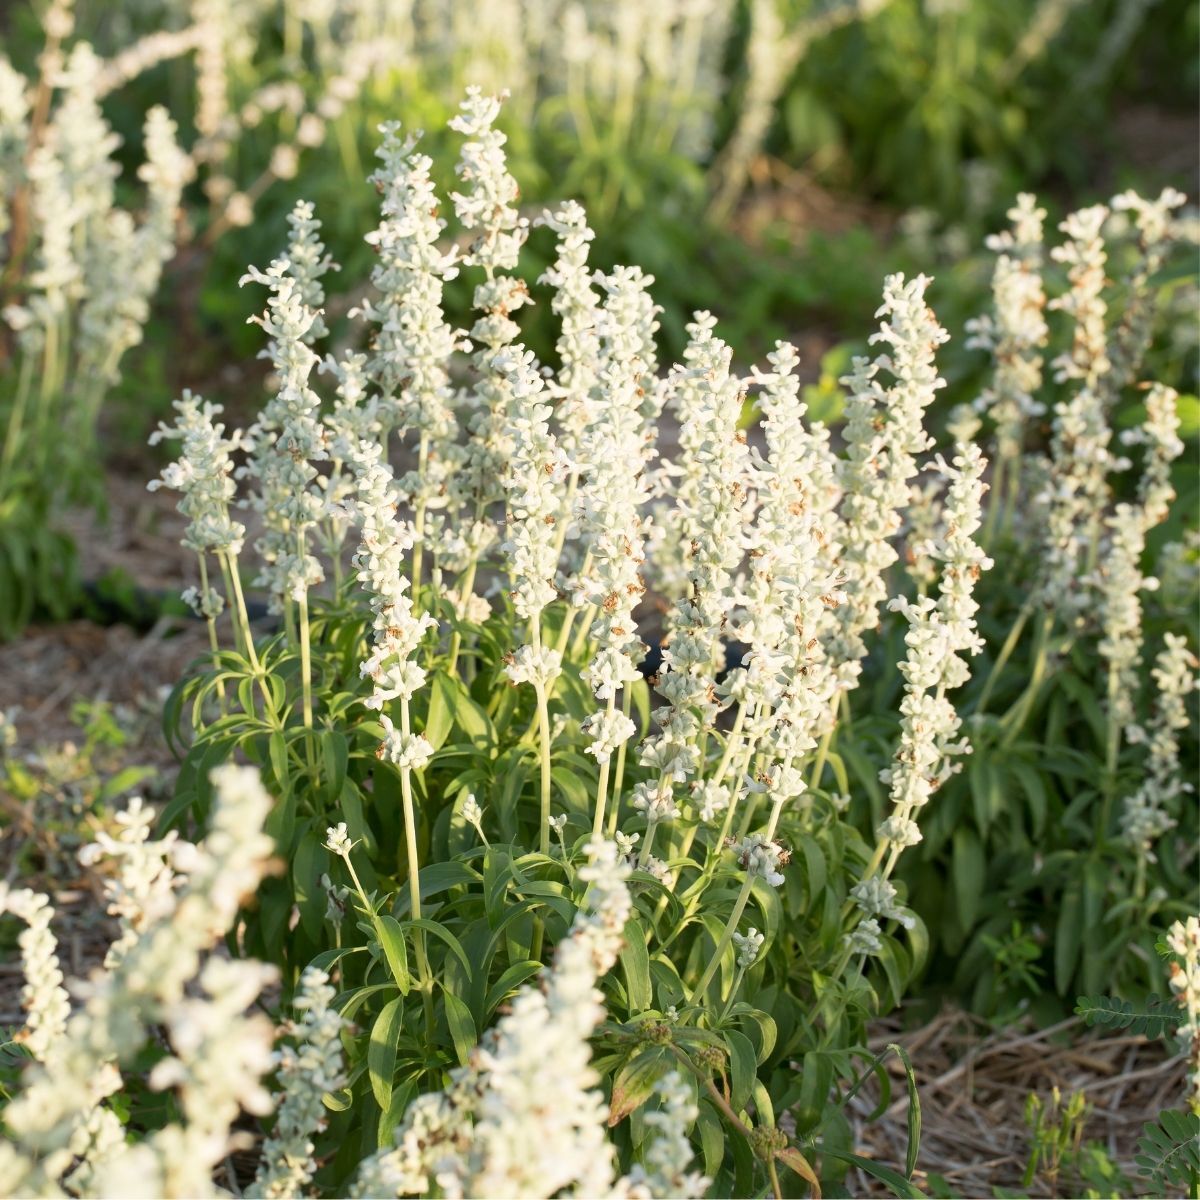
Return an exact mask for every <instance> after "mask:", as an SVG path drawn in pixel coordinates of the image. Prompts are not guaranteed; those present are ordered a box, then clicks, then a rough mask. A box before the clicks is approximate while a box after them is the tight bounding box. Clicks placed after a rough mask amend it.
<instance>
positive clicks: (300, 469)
mask: <svg viewBox="0 0 1200 1200" xmlns="http://www.w3.org/2000/svg"><path fill="white" fill-rule="evenodd" d="M289 224H290V226H291V236H290V238H289V245H288V253H287V255H286V256H285V257H283V258H278V259H276V260H275V261H274V262H272V264H271V265H270V267H268V268H267V270H266V271H265V272H264V271H259V270H257V269H256V268H253V267H252V268H250V270H249V272H248V273H247V274H246V275H245V276H243V278H242V281H241V282H242V283H243V284H245V283H246V282H248V281H253V282H255V283H261V284H263V285H265V286H266V287H267V288H268V289H269V290H270V293H271V295H270V298H269V299H268V301H267V311H266V312H265V313H264V314H263V315H262V316H259V317H254V318H252V320H253V321H255V322H256V323H257V324H259V325H261V326H262V328H263V330H264V331H265V332H266V334H267V336H268V338H269V341H268V342H267V348H266V350H264V351H262V354H261V357H265V358H269V359H270V360H271V363H272V365H273V366H274V368H275V391H274V395H273V396H272V397H271V399H270V400H269V401H268V402H267V404H266V405H265V406H264V408H263V411H262V415H261V416H260V418H259V420H258V421H257V422H256V423H255V424H254V425H253V426H252V427H251V429H250V431H249V434H248V438H249V443H250V449H251V453H250V457H249V459H248V461H247V463H246V466H245V468H243V471H244V473H245V474H246V475H247V476H248V477H249V478H251V479H253V480H254V481H255V483H256V485H257V490H256V492H255V493H254V494H253V495H252V496H251V498H250V501H249V503H250V506H251V507H252V508H254V509H255V510H256V511H257V512H258V513H260V514H261V517H262V520H263V524H264V526H265V531H264V533H263V535H262V537H260V538H259V540H258V541H257V542H256V543H255V549H256V550H257V551H258V553H259V556H260V558H261V559H262V562H263V569H262V573H261V575H260V577H259V580H258V583H259V585H260V586H263V587H266V588H267V591H268V593H269V595H270V597H271V606H272V611H274V612H282V611H284V609H285V607H286V605H287V602H288V601H289V600H293V601H300V600H302V599H303V598H304V595H305V594H306V593H307V591H308V589H309V588H311V587H314V586H316V585H317V584H318V583H320V582H321V580H322V579H324V577H325V574H324V571H323V569H322V567H321V563H320V560H319V559H317V558H316V557H315V556H314V555H312V554H310V553H309V552H308V538H309V534H310V531H311V530H312V529H313V528H314V526H316V524H317V523H318V521H320V519H321V517H322V516H323V515H324V510H325V500H324V496H323V491H322V489H321V487H320V486H319V485H318V484H317V482H316V481H317V479H318V471H317V468H316V467H315V466H314V465H313V464H314V463H317V462H321V461H324V460H325V459H326V458H328V431H327V430H326V428H325V426H324V425H323V424H322V422H321V419H320V406H321V398H320V397H319V396H318V395H317V393H316V392H315V391H314V390H313V389H312V387H311V385H310V383H309V376H310V375H311V374H312V370H313V368H314V367H315V366H316V365H317V363H318V361H319V359H318V356H317V354H316V352H315V351H314V350H313V349H312V342H313V341H314V340H315V339H316V338H317V337H319V336H320V335H321V334H322V333H323V332H324V325H323V323H321V318H320V314H319V312H318V310H317V307H314V303H310V302H315V304H316V305H317V306H319V305H320V304H322V303H324V298H325V296H324V291H323V289H322V287H321V282H320V278H321V275H322V274H323V272H324V271H325V270H326V269H327V268H328V265H329V264H328V260H327V258H326V257H325V255H324V248H323V247H322V245H321V243H320V241H319V240H318V238H317V233H316V231H317V229H319V222H317V221H316V220H315V219H314V218H313V216H312V207H311V206H310V205H308V204H305V203H304V202H300V203H299V204H298V205H297V206H296V208H295V209H293V211H292V213H291V215H290V217H289ZM293 255H294V258H293Z"/></svg>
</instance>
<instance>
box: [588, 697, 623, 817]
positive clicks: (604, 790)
mask: <svg viewBox="0 0 1200 1200" xmlns="http://www.w3.org/2000/svg"><path fill="white" fill-rule="evenodd" d="M616 709H617V694H616V692H615V691H614V692H613V693H612V695H610V696H609V698H608V704H607V706H606V707H605V710H604V715H605V720H606V722H608V723H611V722H612V718H613V714H614V713H615V712H616ZM611 765H612V756H611V755H609V757H608V758H606V759H605V760H604V761H603V762H602V763H601V764H600V778H599V780H598V781H597V783H596V813H595V816H594V817H593V818H592V837H593V838H599V837H600V836H601V835H602V834H603V832H604V805H605V802H606V800H607V799H608V774H609V768H610V766H611Z"/></svg>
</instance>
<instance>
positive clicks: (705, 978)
mask: <svg viewBox="0 0 1200 1200" xmlns="http://www.w3.org/2000/svg"><path fill="white" fill-rule="evenodd" d="M753 887H754V876H753V875H751V874H750V873H749V872H747V873H746V878H745V879H744V880H743V881H742V890H741V891H740V892H738V896H737V899H736V900H735V901H734V902H733V910H732V911H731V912H730V914H729V920H728V921H726V922H725V928H724V930H722V932H721V938H720V941H718V942H717V946H716V949H715V950H714V951H713V952H712V955H711V957H710V958H709V960H708V965H707V966H706V967H705V968H704V974H703V975H701V976H700V981H699V982H698V983H697V984H696V986H695V987H694V988H693V989H692V994H691V996H690V997H689V999H688V1003H689V1004H695V1003H696V1002H697V1001H698V1000H700V999H701V998H702V997H703V996H704V989H705V988H707V987H708V985H709V984H710V983H711V982H712V977H713V976H714V975H715V974H716V973H717V968H718V967H719V966H720V965H721V959H722V958H723V957H724V954H725V951H726V950H727V949H728V948H729V943H730V942H732V941H733V935H734V934H735V933H736V932H737V927H738V922H739V921H740V920H741V919H742V913H743V912H745V911H746V903H747V901H749V899H750V892H751V890H752V889H753Z"/></svg>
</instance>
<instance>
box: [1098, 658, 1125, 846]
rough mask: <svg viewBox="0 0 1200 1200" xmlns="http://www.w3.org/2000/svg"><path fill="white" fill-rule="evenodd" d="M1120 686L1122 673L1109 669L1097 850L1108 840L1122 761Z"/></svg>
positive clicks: (1113, 668)
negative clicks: (1102, 790) (1102, 783)
mask: <svg viewBox="0 0 1200 1200" xmlns="http://www.w3.org/2000/svg"><path fill="white" fill-rule="evenodd" d="M1120 686H1121V676H1120V673H1119V672H1118V671H1117V669H1116V668H1115V667H1109V669H1108V722H1107V731H1106V737H1105V742H1104V798H1103V800H1102V801H1101V803H1100V815H1099V820H1098V821H1097V823H1096V838H1095V848H1096V850H1099V849H1100V847H1101V846H1102V845H1103V844H1104V843H1105V842H1106V841H1107V840H1108V824H1109V821H1110V820H1111V818H1112V807H1113V801H1114V799H1115V798H1116V794H1117V768H1118V766H1119V765H1120V761H1121V722H1120V720H1119V719H1118V718H1117V716H1116V713H1117V703H1116V700H1117V692H1118V691H1119V689H1120Z"/></svg>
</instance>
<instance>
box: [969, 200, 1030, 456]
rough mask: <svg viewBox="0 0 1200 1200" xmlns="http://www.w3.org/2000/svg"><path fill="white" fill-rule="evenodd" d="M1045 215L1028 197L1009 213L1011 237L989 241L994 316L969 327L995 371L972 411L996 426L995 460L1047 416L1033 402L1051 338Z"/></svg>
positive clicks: (972, 345) (1017, 446)
mask: <svg viewBox="0 0 1200 1200" xmlns="http://www.w3.org/2000/svg"><path fill="white" fill-rule="evenodd" d="M1045 217H1046V210H1045V209H1044V208H1039V207H1038V206H1037V200H1036V198H1035V197H1034V196H1032V195H1030V194H1029V193H1028V192H1022V193H1021V194H1020V195H1019V196H1018V197H1017V203H1016V205H1015V206H1014V207H1013V208H1010V209H1009V210H1008V218H1009V220H1010V221H1011V222H1012V231H1011V232H1009V231H1007V230H1006V231H1004V232H1003V233H999V234H995V235H993V236H992V237H989V238H988V239H987V247H988V249H989V250H992V251H994V252H995V254H996V266H995V270H994V272H993V274H992V302H993V310H994V311H993V313H992V314H990V315H987V316H982V317H977V318H975V319H974V320H971V321H968V322H967V333H968V335H969V336H968V338H967V348H968V349H981V350H987V351H990V353H991V356H992V361H993V363H994V364H995V369H994V371H993V374H992V380H991V384H990V386H989V387H988V388H986V389H985V390H984V391H983V392H982V393H981V395H980V397H979V399H978V401H977V402H976V408H977V409H978V410H979V411H980V412H986V413H987V414H988V415H989V416H990V417H991V419H992V421H993V422H994V424H995V429H996V447H997V452H998V455H999V457H1001V458H1004V459H1009V458H1013V457H1015V456H1016V455H1018V454H1019V453H1020V452H1021V449H1022V447H1023V446H1024V442H1025V429H1026V426H1027V423H1028V422H1029V420H1030V419H1031V418H1035V417H1039V416H1041V415H1042V414H1043V413H1044V412H1045V405H1044V404H1043V403H1042V402H1041V401H1040V400H1038V399H1037V398H1036V397H1037V395H1038V392H1039V390H1040V388H1041V386H1042V350H1043V348H1044V347H1045V345H1046V341H1047V338H1048V336H1049V328H1048V327H1047V325H1046V317H1045V311H1046V291H1045V286H1044V284H1043V281H1042V263H1043V222H1044V220H1045Z"/></svg>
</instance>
